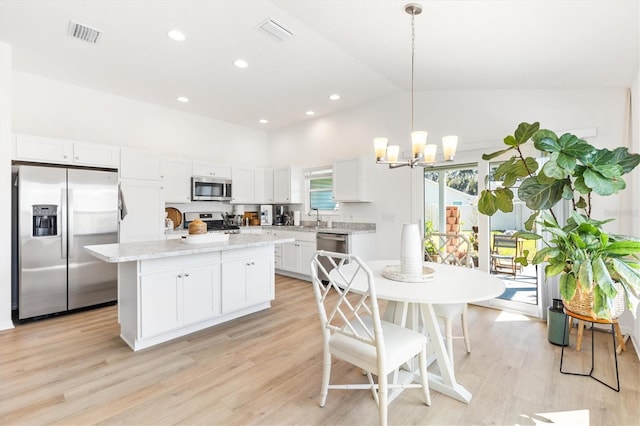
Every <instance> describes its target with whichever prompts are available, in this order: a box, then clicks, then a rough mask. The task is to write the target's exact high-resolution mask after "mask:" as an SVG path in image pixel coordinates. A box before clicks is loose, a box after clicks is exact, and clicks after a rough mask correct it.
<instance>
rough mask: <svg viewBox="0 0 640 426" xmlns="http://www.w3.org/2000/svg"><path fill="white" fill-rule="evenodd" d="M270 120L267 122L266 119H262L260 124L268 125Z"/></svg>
mask: <svg viewBox="0 0 640 426" xmlns="http://www.w3.org/2000/svg"><path fill="white" fill-rule="evenodd" d="M268 122H269V120H265V119H264V118H262V119H260V124H267V123H268Z"/></svg>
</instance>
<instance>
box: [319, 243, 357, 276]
mask: <svg viewBox="0 0 640 426" xmlns="http://www.w3.org/2000/svg"><path fill="white" fill-rule="evenodd" d="M316 249H317V250H325V251H332V252H335V253H346V254H349V251H350V250H349V235H347V234H333V233H329V232H318V233H317V234H316ZM320 262H321V264H322V266H323V267H324V268H325V269H326V270H327V272H331V270H332V269H333V267H332V265H331V263H330V262H329V260H328V259H324V258H323V259H321V260H320ZM336 263H337V260H336ZM323 275H324V273H323V272H322V271H321V270H320V268H318V277H319V278H320V279H321V280H323V281H328V280H325V279H324V278H323Z"/></svg>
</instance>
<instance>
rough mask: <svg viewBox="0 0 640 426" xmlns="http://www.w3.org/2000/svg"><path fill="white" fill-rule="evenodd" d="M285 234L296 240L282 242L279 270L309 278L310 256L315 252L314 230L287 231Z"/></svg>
mask: <svg viewBox="0 0 640 426" xmlns="http://www.w3.org/2000/svg"><path fill="white" fill-rule="evenodd" d="M286 236H287V237H293V238H295V239H296V240H295V241H294V242H292V243H284V244H282V248H281V252H280V257H281V259H280V262H281V263H280V267H279V271H281V272H290V273H293V274H296V275H295V276H300V275H302V276H304V277H306V278H309V277H310V276H311V269H310V263H311V258H312V257H313V255H314V254H315V252H316V234H315V232H296V231H287V234H286Z"/></svg>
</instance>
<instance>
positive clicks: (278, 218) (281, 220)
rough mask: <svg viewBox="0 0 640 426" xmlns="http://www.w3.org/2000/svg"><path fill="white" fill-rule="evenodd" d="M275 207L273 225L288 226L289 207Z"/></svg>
mask: <svg viewBox="0 0 640 426" xmlns="http://www.w3.org/2000/svg"><path fill="white" fill-rule="evenodd" d="M273 207H274V211H275V214H274V216H275V219H274V221H273V224H274V225H276V226H283V225H287V223H288V221H289V206H284V205H277V206H273Z"/></svg>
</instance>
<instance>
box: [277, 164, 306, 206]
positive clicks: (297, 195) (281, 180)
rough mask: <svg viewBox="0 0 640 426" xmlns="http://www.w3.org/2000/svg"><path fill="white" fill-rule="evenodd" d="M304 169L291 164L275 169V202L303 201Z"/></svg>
mask: <svg viewBox="0 0 640 426" xmlns="http://www.w3.org/2000/svg"><path fill="white" fill-rule="evenodd" d="M302 184H303V179H302V170H301V169H299V168H297V167H293V166H289V167H283V168H279V169H274V170H273V202H274V203H283V204H290V203H302V201H303V200H302V197H303V195H302V194H303V188H302Z"/></svg>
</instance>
